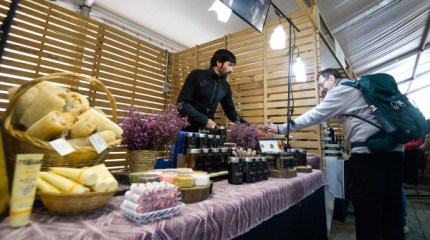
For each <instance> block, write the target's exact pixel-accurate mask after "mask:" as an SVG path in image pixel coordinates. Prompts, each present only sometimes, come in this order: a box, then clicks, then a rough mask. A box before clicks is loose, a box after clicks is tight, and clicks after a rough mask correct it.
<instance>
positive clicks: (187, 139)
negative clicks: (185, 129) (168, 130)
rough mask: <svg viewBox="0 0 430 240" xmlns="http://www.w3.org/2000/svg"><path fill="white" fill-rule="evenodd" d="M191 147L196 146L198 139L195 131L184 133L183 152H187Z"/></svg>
mask: <svg viewBox="0 0 430 240" xmlns="http://www.w3.org/2000/svg"><path fill="white" fill-rule="evenodd" d="M189 148H196V139H195V138H194V134H193V133H185V134H184V149H183V153H187V151H188V149H189Z"/></svg>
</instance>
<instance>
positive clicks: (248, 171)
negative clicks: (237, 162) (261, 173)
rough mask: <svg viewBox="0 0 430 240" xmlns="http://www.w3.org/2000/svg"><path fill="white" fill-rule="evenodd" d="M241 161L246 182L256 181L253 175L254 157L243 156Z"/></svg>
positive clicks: (254, 171)
mask: <svg viewBox="0 0 430 240" xmlns="http://www.w3.org/2000/svg"><path fill="white" fill-rule="evenodd" d="M242 161H243V178H244V181H245V182H246V183H254V182H256V179H255V175H256V170H255V161H254V158H251V157H244V158H242Z"/></svg>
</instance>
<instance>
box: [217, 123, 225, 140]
mask: <svg viewBox="0 0 430 240" xmlns="http://www.w3.org/2000/svg"><path fill="white" fill-rule="evenodd" d="M218 134H219V135H221V137H224V139H225V138H226V137H227V129H226V128H225V126H218Z"/></svg>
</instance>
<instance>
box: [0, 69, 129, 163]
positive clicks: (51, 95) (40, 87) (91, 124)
mask: <svg viewBox="0 0 430 240" xmlns="http://www.w3.org/2000/svg"><path fill="white" fill-rule="evenodd" d="M50 82H56V83H60V84H63V85H65V86H70V89H69V88H63V87H59V86H58V85H55V84H52V83H50ZM77 83H80V84H84V83H87V84H89V85H90V86H95V89H99V90H101V91H104V92H105V93H106V96H107V98H108V100H109V103H110V106H111V108H112V120H113V121H112V120H110V119H109V118H107V117H106V115H105V114H104V113H103V112H102V111H101V110H100V109H97V108H94V107H91V106H90V104H89V101H88V99H87V98H86V97H85V96H84V95H81V94H80V93H78V92H75V91H72V89H73V87H74V86H76V85H77ZM115 120H116V103H115V99H114V98H113V96H112V95H111V93H110V92H109V90H108V89H106V87H105V86H104V85H103V83H101V82H100V81H99V80H97V79H95V78H92V77H86V76H82V75H79V74H75V73H70V72H60V73H54V74H50V75H46V76H43V77H40V78H36V79H34V80H31V81H28V82H26V83H24V84H23V85H22V86H20V87H15V88H11V89H9V105H8V107H7V110H6V120H5V129H6V132H7V133H8V134H9V135H10V136H11V137H12V138H9V139H10V142H8V148H9V153H10V156H11V157H13V156H15V154H18V153H43V154H44V158H43V161H42V170H47V169H49V167H85V166H93V165H96V164H98V163H100V162H102V161H104V159H105V157H106V155H107V154H108V152H109V150H110V149H111V148H112V147H113V146H115V145H117V144H119V143H120V142H121V134H122V129H121V128H120V127H119V126H118V125H117V124H116V123H115ZM95 132H100V133H101V135H102V137H103V138H104V139H105V141H106V143H107V144H108V148H107V149H106V150H104V151H103V152H101V153H98V152H97V151H96V150H95V149H94V147H93V146H92V144H91V142H90V140H89V136H90V135H92V134H93V133H95ZM58 138H64V139H65V140H67V141H68V142H69V144H70V145H72V146H73V148H74V149H75V151H74V152H72V153H69V154H66V155H64V156H63V155H61V154H59V153H58V152H57V151H56V150H55V149H54V148H53V147H52V146H51V144H50V142H51V141H53V140H55V139H58Z"/></svg>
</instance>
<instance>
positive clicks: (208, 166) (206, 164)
mask: <svg viewBox="0 0 430 240" xmlns="http://www.w3.org/2000/svg"><path fill="white" fill-rule="evenodd" d="M202 162H203V167H202V170H203V171H205V172H207V173H211V172H212V169H213V166H212V158H211V154H210V151H209V148H202Z"/></svg>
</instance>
